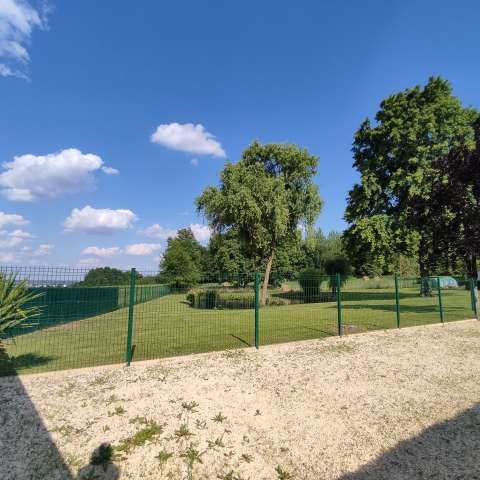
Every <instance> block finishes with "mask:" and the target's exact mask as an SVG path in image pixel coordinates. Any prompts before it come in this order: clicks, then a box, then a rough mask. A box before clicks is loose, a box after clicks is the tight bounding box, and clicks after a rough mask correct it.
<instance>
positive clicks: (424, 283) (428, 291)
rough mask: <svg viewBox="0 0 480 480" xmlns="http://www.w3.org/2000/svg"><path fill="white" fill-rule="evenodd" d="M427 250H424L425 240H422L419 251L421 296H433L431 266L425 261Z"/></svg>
mask: <svg viewBox="0 0 480 480" xmlns="http://www.w3.org/2000/svg"><path fill="white" fill-rule="evenodd" d="M425 256H426V252H425V250H424V242H423V240H420V247H419V251H418V257H419V261H420V263H419V267H420V277H421V278H420V296H421V297H431V296H432V286H431V284H430V280H429V278H428V276H429V273H430V272H429V268H428V266H427V264H426V263H427V262H426V261H425Z"/></svg>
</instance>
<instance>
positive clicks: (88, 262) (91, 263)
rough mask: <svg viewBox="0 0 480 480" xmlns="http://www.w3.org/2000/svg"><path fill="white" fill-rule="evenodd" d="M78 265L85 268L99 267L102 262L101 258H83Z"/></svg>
mask: <svg viewBox="0 0 480 480" xmlns="http://www.w3.org/2000/svg"><path fill="white" fill-rule="evenodd" d="M78 263H79V265H81V266H83V267H98V266H99V265H100V264H101V261H100V259H99V258H94V257H89V258H81V259H80V260H79V262H78Z"/></svg>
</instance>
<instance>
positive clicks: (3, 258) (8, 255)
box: [0, 252, 17, 263]
mask: <svg viewBox="0 0 480 480" xmlns="http://www.w3.org/2000/svg"><path fill="white" fill-rule="evenodd" d="M16 260H17V257H16V256H15V254H14V253H12V252H0V263H13V262H15V261H16Z"/></svg>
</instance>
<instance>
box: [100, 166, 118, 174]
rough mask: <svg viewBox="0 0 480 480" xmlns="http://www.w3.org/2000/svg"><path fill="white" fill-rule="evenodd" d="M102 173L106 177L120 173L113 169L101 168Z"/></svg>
mask: <svg viewBox="0 0 480 480" xmlns="http://www.w3.org/2000/svg"><path fill="white" fill-rule="evenodd" d="M102 171H103V173H106V174H107V175H118V174H119V173H120V171H119V170H117V169H116V168H113V167H102Z"/></svg>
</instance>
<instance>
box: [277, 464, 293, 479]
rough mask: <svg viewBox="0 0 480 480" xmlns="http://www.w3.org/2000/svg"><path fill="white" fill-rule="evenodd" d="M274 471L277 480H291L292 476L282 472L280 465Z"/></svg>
mask: <svg viewBox="0 0 480 480" xmlns="http://www.w3.org/2000/svg"><path fill="white" fill-rule="evenodd" d="M275 471H276V472H277V478H278V480H293V476H292V475H291V474H290V473H288V472H287V471H285V470H283V469H282V467H281V466H280V465H279V466H278V467H277V468H276V469H275Z"/></svg>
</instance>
